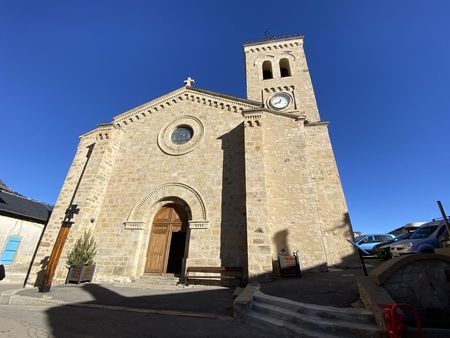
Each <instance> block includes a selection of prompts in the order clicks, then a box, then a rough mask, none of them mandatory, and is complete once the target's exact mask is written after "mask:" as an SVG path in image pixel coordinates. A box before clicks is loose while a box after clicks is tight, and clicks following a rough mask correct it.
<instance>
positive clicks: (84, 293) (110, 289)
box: [0, 283, 233, 318]
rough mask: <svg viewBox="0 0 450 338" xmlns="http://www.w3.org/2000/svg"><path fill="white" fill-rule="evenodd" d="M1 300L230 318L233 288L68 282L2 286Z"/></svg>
mask: <svg viewBox="0 0 450 338" xmlns="http://www.w3.org/2000/svg"><path fill="white" fill-rule="evenodd" d="M0 291H2V293H1V303H3V304H15V305H38V304H39V305H40V304H54V305H70V306H76V307H90V308H104V309H108V310H123V311H135V312H141V313H142V312H146V313H153V314H168V315H180V316H191V317H203V318H231V317H232V302H233V297H232V294H233V289H230V288H225V287H217V286H211V287H209V286H201V287H198V286H196V287H187V288H180V287H177V286H172V287H167V286H164V287H160V286H154V287H145V288H140V287H129V286H124V285H123V284H93V283H89V284H80V285H76V284H67V285H59V286H53V287H52V289H51V291H50V292H47V293H41V292H39V291H38V289H37V288H27V289H17V288H15V289H14V288H12V287H10V288H8V287H7V286H3V287H2V289H0Z"/></svg>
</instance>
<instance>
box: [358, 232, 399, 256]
mask: <svg viewBox="0 0 450 338" xmlns="http://www.w3.org/2000/svg"><path fill="white" fill-rule="evenodd" d="M394 238H395V236H394V235H391V234H370V235H363V236H358V237H356V238H354V239H353V243H355V244H356V246H357V247H358V248H361V249H362V250H364V251H365V252H367V254H369V255H371V254H372V249H373V248H374V246H375V245H377V244H379V243H383V242H387V241H391V240H393V239H394Z"/></svg>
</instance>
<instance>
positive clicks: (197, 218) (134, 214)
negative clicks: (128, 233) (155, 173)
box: [124, 182, 209, 229]
mask: <svg viewBox="0 0 450 338" xmlns="http://www.w3.org/2000/svg"><path fill="white" fill-rule="evenodd" d="M170 198H177V199H181V200H183V201H184V202H186V204H187V205H188V206H189V209H190V214H191V219H190V220H189V228H191V229H204V228H209V220H208V214H207V210H206V207H205V203H204V202H203V199H202V197H201V195H200V194H199V193H198V192H197V191H196V190H195V189H194V188H192V187H190V186H188V185H186V184H183V183H179V182H171V183H165V184H162V185H160V186H158V187H156V188H155V189H154V190H153V191H151V192H150V193H149V194H147V195H145V196H144V197H143V198H142V199H141V200H139V201H138V202H137V203H136V204H135V206H134V207H133V210H132V211H131V213H130V215H129V216H128V219H127V220H126V221H125V222H124V226H125V229H143V227H144V225H145V223H146V221H147V217H148V211H149V210H151V208H152V207H153V206H154V205H155V204H156V203H158V202H160V201H163V200H167V199H170Z"/></svg>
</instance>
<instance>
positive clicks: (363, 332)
mask: <svg viewBox="0 0 450 338" xmlns="http://www.w3.org/2000/svg"><path fill="white" fill-rule="evenodd" d="M252 309H253V311H255V312H257V313H261V314H263V315H265V316H268V317H271V318H273V319H276V320H281V321H282V322H284V323H285V324H292V325H293V326H297V327H299V328H301V329H305V330H309V331H311V332H317V334H320V335H322V334H332V335H334V336H338V337H339V336H342V337H378V336H379V333H380V332H379V330H378V327H377V326H376V325H375V324H367V323H360V322H358V321H357V319H355V320H354V321H352V322H350V321H344V320H339V319H335V318H333V319H332V318H324V317H318V316H314V315H307V314H304V313H298V312H295V311H291V310H288V309H286V308H282V307H279V306H275V305H272V304H267V303H261V302H258V301H254V302H253V307H252Z"/></svg>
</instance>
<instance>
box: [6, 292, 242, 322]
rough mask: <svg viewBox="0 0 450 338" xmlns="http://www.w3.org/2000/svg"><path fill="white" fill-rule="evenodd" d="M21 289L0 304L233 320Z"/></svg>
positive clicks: (214, 315)
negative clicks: (44, 295) (56, 296)
mask: <svg viewBox="0 0 450 338" xmlns="http://www.w3.org/2000/svg"><path fill="white" fill-rule="evenodd" d="M21 290H23V289H15V290H7V291H4V292H2V293H1V294H0V304H1V305H65V306H70V307H78V308H90V309H101V310H111V311H126V312H136V313H146V314H158V315H166V316H181V317H194V318H206V319H222V320H233V317H232V316H227V315H222V314H219V313H207V312H190V311H177V310H156V309H145V308H134V307H127V306H117V305H102V304H89V303H69V302H65V301H62V300H55V299H48V298H39V297H31V296H20V295H17V293H18V292H19V291H21Z"/></svg>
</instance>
